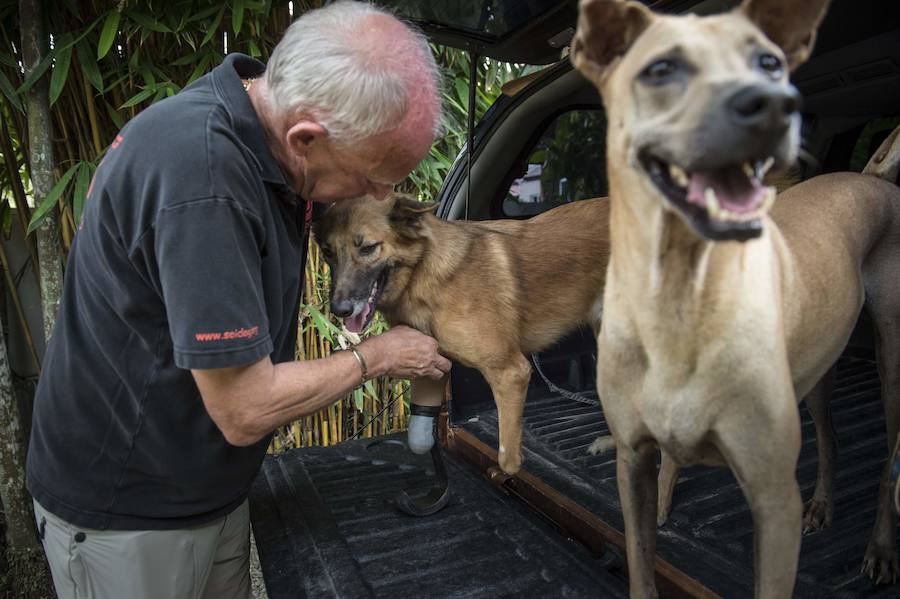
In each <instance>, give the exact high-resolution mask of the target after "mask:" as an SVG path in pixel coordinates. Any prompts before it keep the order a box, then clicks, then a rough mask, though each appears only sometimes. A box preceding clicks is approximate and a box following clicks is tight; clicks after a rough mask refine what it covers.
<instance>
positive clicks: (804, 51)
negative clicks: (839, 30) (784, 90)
mask: <svg viewBox="0 0 900 599" xmlns="http://www.w3.org/2000/svg"><path fill="white" fill-rule="evenodd" d="M829 2H830V0H744V2H742V3H741V5H740V7H738V8H737V9H736V10H737V11H738V12H740V13H742V14H744V15H745V16H746V17H747V18H748V19H750V20H751V21H753V23H754V24H755V25H756V26H757V27H759V28H760V29H761V30H762V32H763V33H765V34H766V36H767V37H768V38H769V39H770V40H772V41H773V42H775V43H776V44H778V47H780V48H781V49H782V51H783V52H784V55H785V56H786V57H787V61H788V67H789V68H790V69H791V70H792V71H793V70H794V69H795V68H797V67H798V66H800V65H801V64H803V62H804V61H806V59H807V58H809V54H810V52H812V49H813V44H814V43H815V41H816V29H818V28H819V24H820V23H821V22H822V19H823V18H824V17H825V13H826V12H827V11H828V4H829Z"/></svg>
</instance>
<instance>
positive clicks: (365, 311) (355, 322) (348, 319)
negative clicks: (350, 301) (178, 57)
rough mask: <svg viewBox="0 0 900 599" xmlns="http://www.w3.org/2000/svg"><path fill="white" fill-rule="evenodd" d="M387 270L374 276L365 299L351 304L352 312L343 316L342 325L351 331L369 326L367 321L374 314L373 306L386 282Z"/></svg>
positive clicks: (369, 321) (361, 330)
mask: <svg viewBox="0 0 900 599" xmlns="http://www.w3.org/2000/svg"><path fill="white" fill-rule="evenodd" d="M387 272H388V269H384V270H383V271H381V274H380V275H378V276H377V277H375V281H374V282H373V283H372V290H371V292H370V293H369V297H368V298H367V299H366V301H365V302H358V303H356V305H354V306H353V313H352V314H350V316H345V317H344V326H345V327H347V330H348V331H350V332H351V333H361V332H363V331H364V330H365V328H366V327H367V326H369V323H371V322H372V317H374V316H375V308H376V307H377V306H378V298H379V297H381V292H382V291H383V290H384V285H385V283H386V282H387Z"/></svg>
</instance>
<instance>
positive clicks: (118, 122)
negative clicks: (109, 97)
mask: <svg viewBox="0 0 900 599" xmlns="http://www.w3.org/2000/svg"><path fill="white" fill-rule="evenodd" d="M104 103H105V104H106V113H107V114H108V115H109V119H110V120H111V121H112V122H113V124H114V125H115V126H116V129H121V128H122V127H124V126H125V119H123V118H122V115H121V114H119V111H118V110H116V109H115V107H113V105H112V104H110V103H109V102H104Z"/></svg>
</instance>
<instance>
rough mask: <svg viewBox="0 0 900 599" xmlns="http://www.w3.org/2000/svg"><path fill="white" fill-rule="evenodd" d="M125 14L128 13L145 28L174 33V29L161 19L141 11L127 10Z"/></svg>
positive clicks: (129, 16) (130, 17)
mask: <svg viewBox="0 0 900 599" xmlns="http://www.w3.org/2000/svg"><path fill="white" fill-rule="evenodd" d="M125 14H126V15H128V18H129V19H131V20H132V21H134V22H135V23H137V24H138V25H140V26H141V27H143V28H144V29H149V30H150V31H156V32H157V33H172V30H171V29H169V28H168V27H166V26H165V25H164V24H163V23H162V22H161V21H158V20H157V19H154V18H153V17H150V16H147V15H145V14H144V13H140V12H138V11H136V10H126V11H125Z"/></svg>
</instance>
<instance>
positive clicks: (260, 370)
mask: <svg viewBox="0 0 900 599" xmlns="http://www.w3.org/2000/svg"><path fill="white" fill-rule="evenodd" d="M357 351H359V353H360V355H362V357H363V360H365V362H366V367H367V369H368V371H369V377H370V378H374V377H377V376H381V375H385V374H387V375H390V376H393V377H396V378H417V377H422V376H425V377H429V378H441V377H443V376H444V374H445V373H447V372H449V370H450V361H449V360H447V359H446V358H444V357H443V356H441V355H440V354H439V353H438V347H437V341H435V340H434V339H433V338H431V337H428V336H427V335H423V334H422V333H420V332H418V331H416V330H414V329H411V328H409V327H405V326H399V327H395V328H393V329H391V330H390V331H388V332H386V333H384V334H383V335H379V336H377V337H372V338H369V339H366V340H365V341H363V342H362V343H360V344H359V345H358V346H357ZM191 373H192V374H193V375H194V380H196V381H197V387H198V388H199V389H200V395H201V396H202V398H203V403H204V405H205V406H206V410H207V412H209V415H210V417H211V418H212V419H213V422H215V423H216V425H217V426H218V427H219V429H220V430H221V431H222V434H223V435H225V439H226V440H227V441H228V442H229V443H231V444H232V445H241V446H245V445H251V444H253V443H256V442H257V441H259V440H260V439H262V438H263V437H265V436H266V435H267V434H269V433H270V432H272V431H273V430H275V429H276V428H277V427H279V426H282V425H284V424H288V423H290V422H293V421H294V420H297V419H298V418H301V417H303V416H307V415H309V414H312V413H315V412H317V411H319V410H321V409H322V408H324V407H327V406H329V405H331V404H332V403H334V402H335V401H336V400H337V399H339V398H340V397H343V396H344V395H346V394H347V393H349V392H350V391H351V390H352V389H354V388H355V387H357V386H359V384H360V374H361V370H360V365H359V362H358V361H357V360H356V357H355V356H354V355H353V354H352V353H351V352H338V353H336V354H333V355H331V356H329V357H328V358H323V359H319V360H310V361H303V362H286V363H283V364H272V361H271V360H270V359H269V358H268V357H265V358H263V359H261V360H259V361H257V362H254V363H253V364H249V365H246V366H238V367H233V368H216V369H211V370H191Z"/></svg>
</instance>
